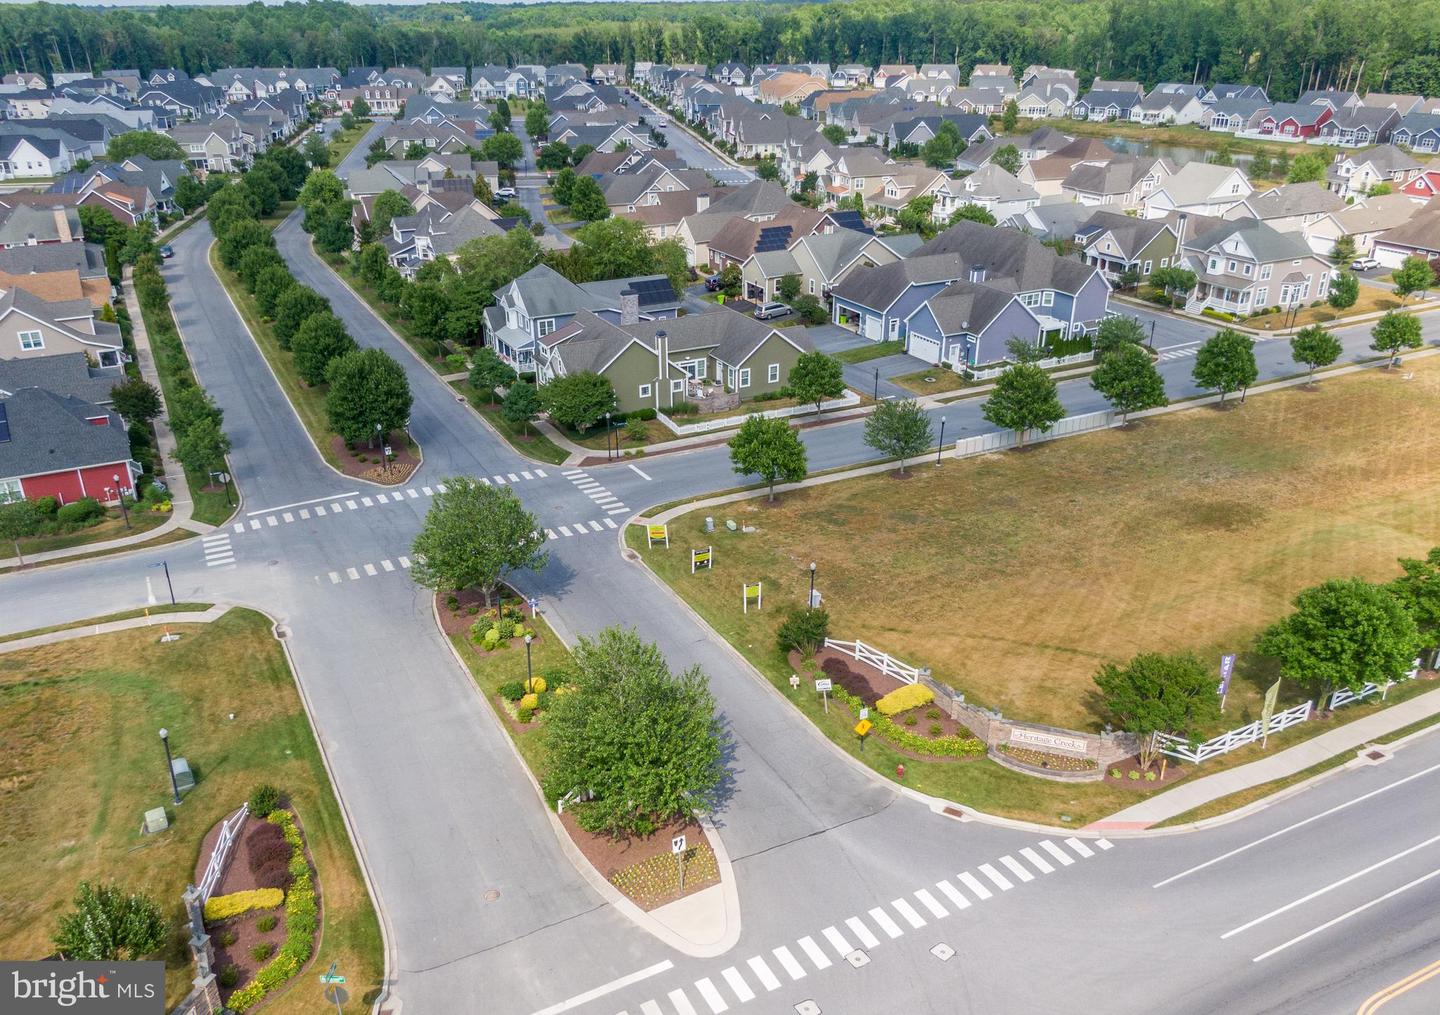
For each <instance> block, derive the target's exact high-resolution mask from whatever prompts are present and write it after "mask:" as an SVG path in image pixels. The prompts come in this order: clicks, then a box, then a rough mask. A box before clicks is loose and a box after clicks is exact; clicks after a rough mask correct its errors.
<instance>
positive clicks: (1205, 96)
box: [1200, 83, 1270, 106]
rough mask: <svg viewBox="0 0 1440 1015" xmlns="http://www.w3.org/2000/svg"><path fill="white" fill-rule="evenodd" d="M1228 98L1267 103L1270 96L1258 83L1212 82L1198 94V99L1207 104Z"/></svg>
mask: <svg viewBox="0 0 1440 1015" xmlns="http://www.w3.org/2000/svg"><path fill="white" fill-rule="evenodd" d="M1230 99H1244V100H1247V101H1253V102H1262V103H1268V102H1269V101H1270V97H1269V96H1268V95H1266V94H1265V89H1264V88H1262V87H1260V86H1259V85H1236V84H1226V83H1220V84H1213V85H1211V86H1210V87H1209V88H1206V89H1205V91H1204V92H1202V93H1201V95H1200V101H1201V102H1203V103H1205V105H1207V106H1211V105H1214V104H1215V103H1217V102H1225V101H1228V100H1230Z"/></svg>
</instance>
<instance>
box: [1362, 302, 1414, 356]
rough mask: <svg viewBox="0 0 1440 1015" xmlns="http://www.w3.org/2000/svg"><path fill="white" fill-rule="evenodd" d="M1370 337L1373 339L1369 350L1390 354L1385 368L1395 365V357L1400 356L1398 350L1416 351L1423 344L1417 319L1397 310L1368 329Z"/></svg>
mask: <svg viewBox="0 0 1440 1015" xmlns="http://www.w3.org/2000/svg"><path fill="white" fill-rule="evenodd" d="M1370 337H1371V338H1372V339H1374V341H1372V342H1371V343H1370V348H1371V349H1374V350H1375V351H1376V352H1384V353H1389V354H1390V362H1389V363H1387V364H1386V366H1387V367H1393V366H1394V365H1395V357H1397V356H1399V355H1400V350H1402V349H1418V348H1420V346H1421V344H1422V343H1423V339H1422V338H1421V337H1420V320H1419V318H1417V317H1414V316H1413V315H1411V314H1402V313H1401V312H1400V311H1398V310H1392V311H1390V312H1389V313H1388V314H1386V315H1385V316H1384V317H1382V318H1380V320H1378V321H1376V322H1375V327H1373V328H1371V329H1370Z"/></svg>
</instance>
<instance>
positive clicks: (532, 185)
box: [510, 116, 575, 250]
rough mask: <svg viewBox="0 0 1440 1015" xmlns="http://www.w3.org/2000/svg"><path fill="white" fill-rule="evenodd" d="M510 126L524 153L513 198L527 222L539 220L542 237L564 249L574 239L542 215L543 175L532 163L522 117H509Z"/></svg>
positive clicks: (532, 149)
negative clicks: (528, 217)
mask: <svg viewBox="0 0 1440 1015" xmlns="http://www.w3.org/2000/svg"><path fill="white" fill-rule="evenodd" d="M510 129H511V130H512V131H514V133H515V136H516V137H518V138H519V139H520V143H521V145H522V146H523V147H524V150H525V154H524V156H523V157H522V158H521V160H520V164H519V165H518V166H516V167H515V192H516V198H517V200H518V201H519V202H520V205H521V207H523V208H524V209H525V210H526V211H528V212H529V213H530V221H531V222H539V223H540V224H541V225H543V226H544V227H545V234H544V235H545V236H546V237H547V238H548V243H549V245H550V246H554V247H557V248H559V249H560V250H564V249H566V248H567V247H571V246H574V244H575V241H574V239H572V238H571V236H570V234H569V233H567V232H565V231H564V230H562V229H557V228H556V227H555V226H554V225H552V224H551V222H550V216H548V215H546V214H545V198H544V195H542V194H541V193H540V188H541V187H542V186H544V184H545V183H546V174H545V173H543V172H541V171H540V170H539V169H538V168H536V165H535V144H534V142H533V141H531V140H530V135H529V134H527V133H526V132H525V118H524V117H523V116H516V117H512V118H511V120H510Z"/></svg>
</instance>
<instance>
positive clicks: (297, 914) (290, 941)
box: [226, 810, 320, 1012]
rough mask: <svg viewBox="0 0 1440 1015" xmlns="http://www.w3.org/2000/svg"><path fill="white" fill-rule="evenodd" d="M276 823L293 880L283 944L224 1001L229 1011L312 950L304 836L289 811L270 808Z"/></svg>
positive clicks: (245, 1005) (311, 891) (310, 876)
mask: <svg viewBox="0 0 1440 1015" xmlns="http://www.w3.org/2000/svg"><path fill="white" fill-rule="evenodd" d="M265 820H266V821H269V822H270V823H271V824H273V825H279V826H280V830H281V831H282V832H284V833H285V841H286V842H288V843H290V870H291V872H292V873H293V874H294V875H295V880H294V881H293V882H292V883H291V885H290V891H289V892H288V893H287V894H286V896H285V944H284V945H282V946H281V948H280V951H279V953H278V954H277V955H276V956H275V958H273V959H271V960H270V962H269V963H268V964H266V965H265V966H264V967H263V968H262V969H261V970H260V971H259V972H258V973H256V974H255V978H254V979H253V980H251V981H250V982H249V983H247V984H245V986H243V987H241V988H240V989H239V990H237V991H235V993H233V994H231V995H230V999H229V1000H228V1001H227V1002H226V1005H227V1007H229V1008H230V1010H232V1011H236V1012H243V1011H245V1010H247V1009H249V1008H253V1007H254V1006H255V1005H257V1004H259V1003H260V1002H261V1001H262V1000H264V998H265V995H266V994H268V993H270V991H272V990H274V989H275V988H276V987H278V986H280V985H281V984H282V983H284V982H285V981H286V980H288V979H290V978H291V977H292V976H294V975H295V974H296V973H298V972H300V970H301V969H303V968H304V967H305V963H307V962H309V961H310V957H311V955H312V954H314V951H315V931H316V929H317V928H318V927H319V926H320V908H319V906H318V905H317V904H316V902H315V881H314V871H312V870H311V868H310V861H309V860H307V859H306V858H305V840H304V839H302V838H301V837H300V829H298V828H296V827H295V816H294V815H293V814H291V813H290V812H289V811H279V810H277V811H272V812H271V814H270V816H269V817H268V818H266V819H265Z"/></svg>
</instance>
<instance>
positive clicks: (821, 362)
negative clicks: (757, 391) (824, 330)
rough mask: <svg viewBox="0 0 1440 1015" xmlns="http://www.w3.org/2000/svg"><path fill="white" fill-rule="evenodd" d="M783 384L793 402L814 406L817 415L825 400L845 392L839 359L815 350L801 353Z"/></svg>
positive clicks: (843, 375)
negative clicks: (786, 387)
mask: <svg viewBox="0 0 1440 1015" xmlns="http://www.w3.org/2000/svg"><path fill="white" fill-rule="evenodd" d="M785 384H786V386H788V387H789V388H790V394H791V396H793V397H794V399H795V401H797V402H799V403H800V404H802V405H806V404H808V405H813V406H815V413H816V415H819V413H820V406H821V405H823V404H824V403H825V401H826V399H830V398H839V397H840V396H841V395H843V394H845V372H844V368H843V367H842V366H841V365H840V361H839V360H838V359H836V358H835V357H833V356H826V355H825V354H824V353H823V352H821V351H820V350H818V349H815V350H812V351H810V352H803V353H801V354H800V356H799V357H798V358H797V359H796V360H795V365H794V366H792V367H791V368H790V373H789V375H788V376H787V377H786V379H785Z"/></svg>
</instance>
